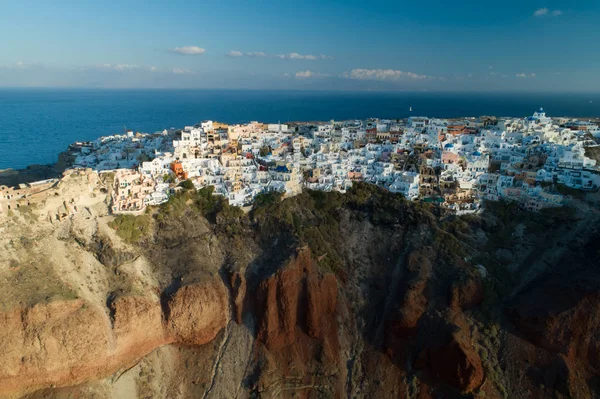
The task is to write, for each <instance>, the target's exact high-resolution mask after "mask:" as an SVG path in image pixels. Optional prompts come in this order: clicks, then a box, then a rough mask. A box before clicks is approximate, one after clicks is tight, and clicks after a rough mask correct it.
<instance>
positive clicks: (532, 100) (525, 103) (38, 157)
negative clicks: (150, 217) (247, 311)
mask: <svg viewBox="0 0 600 399" xmlns="http://www.w3.org/2000/svg"><path fill="white" fill-rule="evenodd" d="M410 107H412V109H413V112H412V113H411V112H409V108H410ZM539 107H544V108H545V109H546V111H547V112H548V114H549V115H550V116H574V117H590V116H600V94H506V93H503V94H497V93H432V92H361V93H353V92H314V91H311V92H309V91H306V92H305V91H252V90H106V89H0V169H5V168H23V167H25V166H27V165H30V164H45V163H52V162H55V161H56V160H57V155H58V153H59V152H61V151H63V150H65V149H66V148H67V146H68V145H69V144H70V143H72V142H74V141H79V140H93V139H95V138H98V137H100V136H106V135H110V134H115V133H122V132H123V129H124V128H125V127H127V128H131V129H134V130H136V131H140V132H155V131H159V130H163V129H165V128H170V127H176V128H180V127H183V126H185V125H192V124H195V123H197V122H199V121H202V120H205V119H212V120H218V121H222V122H228V123H242V122H248V121H252V120H257V121H262V122H277V121H281V122H286V121H318V120H331V119H337V120H340V119H354V118H358V119H363V118H369V117H379V118H405V117H408V116H410V115H416V116H430V117H434V116H435V117H460V116H480V115H496V116H519V117H522V116H527V115H531V114H532V113H533V112H534V111H535V110H536V109H538V108H539Z"/></svg>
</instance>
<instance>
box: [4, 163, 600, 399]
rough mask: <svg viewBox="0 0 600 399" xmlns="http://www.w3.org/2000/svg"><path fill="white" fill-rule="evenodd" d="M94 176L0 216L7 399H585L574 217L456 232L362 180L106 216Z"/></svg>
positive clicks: (510, 216)
mask: <svg viewBox="0 0 600 399" xmlns="http://www.w3.org/2000/svg"><path fill="white" fill-rule="evenodd" d="M106 179H109V177H108V176H100V177H99V176H97V175H95V174H93V173H91V174H90V173H79V174H77V173H76V174H74V175H73V176H69V177H65V178H63V180H61V182H60V184H59V185H58V186H57V187H55V188H54V189H53V190H54V191H51V192H47V193H45V194H47V195H45V196H43V197H42V198H41V199H39V200H36V202H35V205H34V206H32V207H30V208H26V209H25V210H24V211H20V212H19V213H16V214H14V215H12V216H11V217H7V218H4V219H1V220H0V228H1V229H2V231H1V232H0V245H1V249H2V250H3V251H4V253H5V254H6V256H5V257H4V258H3V259H2V260H0V281H4V282H5V283H4V286H3V292H2V293H1V294H0V299H1V304H2V308H1V309H0V358H2V360H3V361H2V362H0V396H2V397H27V398H67V397H94V398H134V397H139V398H142V397H144V398H148V397H173V398H189V397H199V398H210V397H215V398H221V397H239V398H243V397H264V398H282V397H283V398H286V397H290V398H292V397H294V398H317V397H339V398H341V397H353V398H361V397H362V398H372V397H402V398H423V399H426V398H453V397H456V398H458V397H472V398H476V397H487V398H507V397H510V398H531V397H554V398H567V397H571V398H591V397H599V395H600V376H599V373H600V369H599V368H598V364H599V361H600V341H599V340H598V338H597V334H596V332H597V330H598V328H599V327H600V321H599V320H600V307H598V300H599V299H600V283H598V282H599V281H600V269H599V265H600V253H599V252H598V250H597V246H596V244H595V243H596V242H597V239H598V238H600V232H599V231H598V227H597V226H598V221H599V219H600V216H599V214H600V212H598V210H597V209H595V208H590V207H588V206H587V205H586V204H582V203H578V204H575V205H576V208H575V211H573V212H565V211H558V212H555V213H548V214H543V215H538V216H535V215H526V214H523V213H521V212H520V211H518V210H517V209H514V208H513V207H511V206H508V205H501V204H500V205H499V204H490V206H489V209H488V210H487V211H486V212H485V213H484V214H483V215H479V216H468V217H458V218H457V217H454V216H451V215H447V214H445V213H444V212H443V211H442V210H440V209H438V208H435V207H430V206H428V205H421V204H414V203H409V202H406V201H404V200H402V199H401V198H400V197H399V196H395V195H393V194H390V193H385V192H383V191H381V190H379V189H377V188H373V187H370V186H363V185H359V186H357V187H355V188H354V189H353V190H351V191H350V192H349V193H347V194H345V195H341V194H338V193H314V192H307V193H303V194H301V195H299V196H297V197H294V198H291V199H286V200H283V201H281V199H280V198H278V197H277V196H275V195H270V196H265V197H261V198H259V200H258V201H257V205H256V206H255V208H254V209H253V210H252V211H251V212H250V213H249V214H246V215H244V214H243V213H240V212H238V211H237V210H235V209H230V208H228V207H227V205H226V204H223V203H222V202H221V201H220V200H218V199H215V198H212V197H210V196H206V195H205V194H203V193H194V192H184V193H183V194H181V195H180V196H178V197H175V198H174V199H173V200H172V201H170V202H169V203H168V204H166V205H164V206H162V207H160V208H158V209H154V210H153V211H152V213H150V214H147V215H141V216H136V217H133V216H132V217H126V218H121V219H118V220H117V219H115V218H114V217H113V216H111V215H109V214H108V211H107V208H106V194H107V192H106V189H107V187H109V186H110V184H109V183H107V181H106ZM59 214H60V215H61V217H59V218H57V217H56V215H59ZM583 216H585V217H583ZM34 227H35V228H34ZM131 229H134V230H138V231H139V232H140V233H139V234H137V233H136V234H131V232H132V230H131ZM15 237H20V239H18V240H17V239H15ZM133 238H138V239H133Z"/></svg>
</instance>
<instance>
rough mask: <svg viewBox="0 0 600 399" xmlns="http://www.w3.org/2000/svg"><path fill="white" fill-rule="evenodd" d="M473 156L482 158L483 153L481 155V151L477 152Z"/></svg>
mask: <svg viewBox="0 0 600 399" xmlns="http://www.w3.org/2000/svg"><path fill="white" fill-rule="evenodd" d="M473 155H474V156H476V157H480V156H481V153H480V152H479V151H475V152H474V153H473Z"/></svg>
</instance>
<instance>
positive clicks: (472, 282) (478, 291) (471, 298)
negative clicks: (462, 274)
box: [450, 277, 484, 310]
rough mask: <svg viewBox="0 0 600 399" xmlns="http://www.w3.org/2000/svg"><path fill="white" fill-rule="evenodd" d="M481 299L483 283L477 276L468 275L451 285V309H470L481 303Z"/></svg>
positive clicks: (482, 297)
mask: <svg viewBox="0 0 600 399" xmlns="http://www.w3.org/2000/svg"><path fill="white" fill-rule="evenodd" d="M483 299H484V292H483V284H482V282H481V280H480V279H479V278H475V277H469V278H467V279H465V280H464V281H460V282H456V283H454V284H453V285H452V288H451V291H450V307H451V308H452V309H463V310H467V309H472V308H475V307H477V306H479V305H481V303H482V302H483Z"/></svg>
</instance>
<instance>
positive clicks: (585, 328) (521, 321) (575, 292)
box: [507, 278, 600, 372]
mask: <svg viewBox="0 0 600 399" xmlns="http://www.w3.org/2000/svg"><path fill="white" fill-rule="evenodd" d="M507 314H508V316H509V318H510V319H511V321H512V322H513V324H514V325H515V326H516V327H517V329H518V330H519V331H520V332H521V333H522V334H523V335H524V336H525V337H526V338H527V339H528V340H529V341H531V342H532V343H534V344H535V345H537V346H540V347H542V348H545V349H549V350H551V351H554V352H558V353H561V354H563V355H565V356H567V357H568V358H570V359H572V360H577V361H578V362H583V363H586V364H587V365H588V366H589V367H590V368H591V369H592V370H595V372H599V371H600V336H599V334H598V331H600V290H599V289H598V288H597V286H595V285H594V283H593V281H591V280H590V281H578V282H573V281H569V279H568V278H566V279H561V280H560V281H556V280H554V281H548V282H543V283H540V284H538V285H537V286H534V287H533V288H532V289H531V290H529V291H528V292H526V293H524V294H523V295H521V296H520V297H518V298H517V299H516V304H514V305H513V306H512V307H511V308H509V309H508V311H507Z"/></svg>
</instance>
